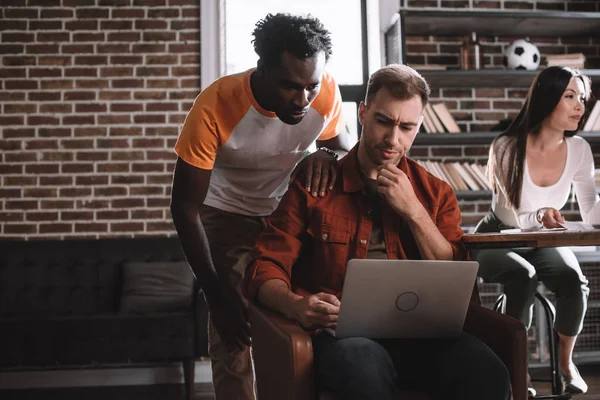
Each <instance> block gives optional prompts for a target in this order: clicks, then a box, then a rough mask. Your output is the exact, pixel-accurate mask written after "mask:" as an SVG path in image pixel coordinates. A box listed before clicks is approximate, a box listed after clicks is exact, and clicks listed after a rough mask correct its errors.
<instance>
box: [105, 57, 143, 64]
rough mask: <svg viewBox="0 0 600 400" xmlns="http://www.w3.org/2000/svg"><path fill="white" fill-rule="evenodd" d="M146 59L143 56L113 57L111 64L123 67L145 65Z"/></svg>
mask: <svg viewBox="0 0 600 400" xmlns="http://www.w3.org/2000/svg"><path fill="white" fill-rule="evenodd" d="M143 63H144V58H143V57H142V56H111V57H110V64H113V65H122V64H143Z"/></svg>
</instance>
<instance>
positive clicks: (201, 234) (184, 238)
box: [171, 207, 219, 297]
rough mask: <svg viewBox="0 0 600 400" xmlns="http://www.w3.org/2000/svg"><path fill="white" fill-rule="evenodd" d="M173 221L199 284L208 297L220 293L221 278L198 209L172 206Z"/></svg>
mask: <svg viewBox="0 0 600 400" xmlns="http://www.w3.org/2000/svg"><path fill="white" fill-rule="evenodd" d="M171 215H172V216H173V223H174V225H175V229H176V230H177V234H178V235H179V240H180V242H181V247H182V248H183V252H184V254H185V256H186V258H187V260H188V262H189V263H190V266H191V267H192V271H193V272H194V275H196V280H197V284H198V286H199V287H200V288H202V290H203V291H204V293H205V294H206V296H207V297H214V296H216V295H218V293H217V291H218V290H219V289H218V286H219V285H218V282H219V278H218V275H217V272H216V270H215V267H214V264H213V261H212V257H211V254H210V246H209V243H208V237H207V236H206V232H205V231H204V226H203V225H202V221H201V219H200V215H199V213H198V211H197V210H196V211H192V210H187V211H186V210H184V209H183V208H175V207H172V208H171Z"/></svg>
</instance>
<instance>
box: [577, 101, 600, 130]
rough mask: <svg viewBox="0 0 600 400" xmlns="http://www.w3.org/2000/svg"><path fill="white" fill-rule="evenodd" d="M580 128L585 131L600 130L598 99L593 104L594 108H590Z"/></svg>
mask: <svg viewBox="0 0 600 400" xmlns="http://www.w3.org/2000/svg"><path fill="white" fill-rule="evenodd" d="M581 130H582V131H586V132H590V131H600V100H598V101H596V104H594V108H592V111H591V112H590V115H589V117H588V119H587V121H586V122H585V125H584V126H583V128H582V129H581Z"/></svg>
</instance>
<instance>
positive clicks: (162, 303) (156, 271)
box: [120, 261, 194, 314]
mask: <svg viewBox="0 0 600 400" xmlns="http://www.w3.org/2000/svg"><path fill="white" fill-rule="evenodd" d="M193 287H194V275H193V273H192V269H191V268H190V266H189V264H188V263H187V262H185V261H179V262H168V261H157V262H128V263H125V264H124V265H123V291H122V294H121V305H120V311H121V312H123V313H136V314H146V313H155V312H171V311H188V310H189V309H190V307H191V305H192V299H193Z"/></svg>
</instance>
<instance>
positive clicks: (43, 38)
mask: <svg viewBox="0 0 600 400" xmlns="http://www.w3.org/2000/svg"><path fill="white" fill-rule="evenodd" d="M70 36H71V35H70V34H69V32H38V33H37V35H36V41H37V42H42V43H43V42H55V43H56V42H69V41H70V39H71V37H70Z"/></svg>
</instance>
